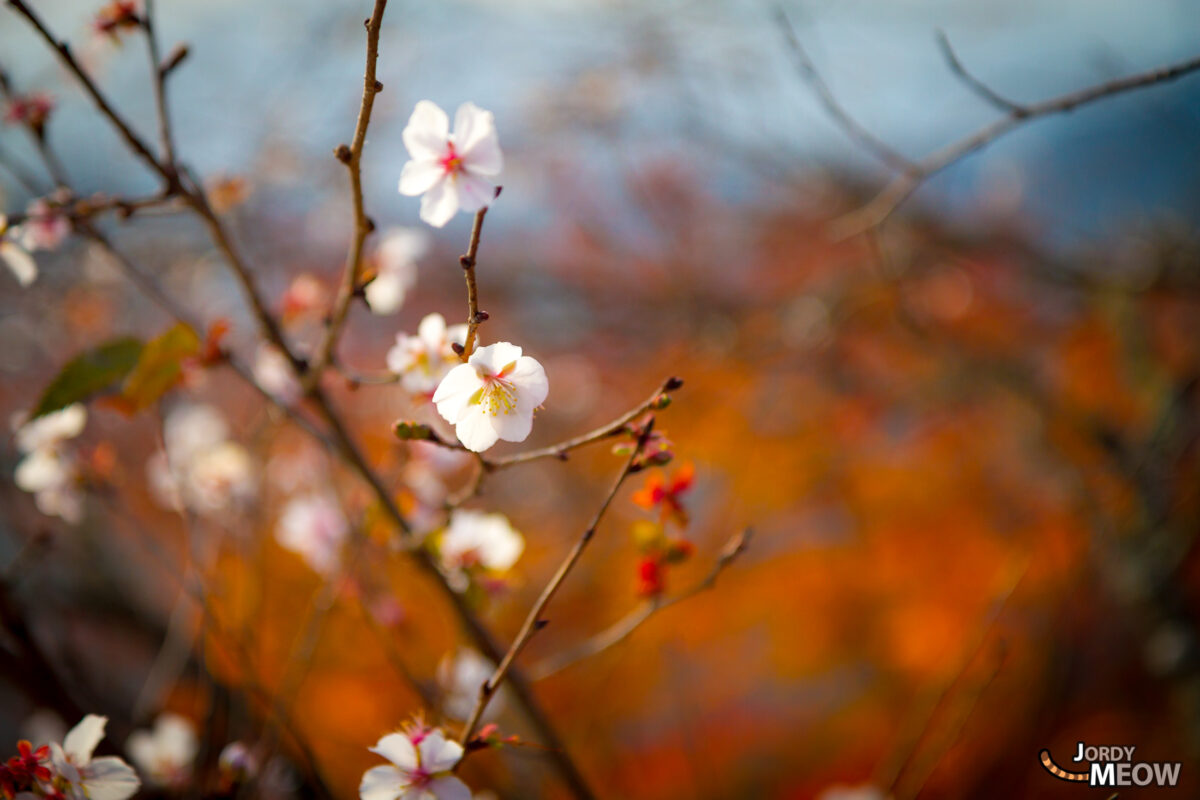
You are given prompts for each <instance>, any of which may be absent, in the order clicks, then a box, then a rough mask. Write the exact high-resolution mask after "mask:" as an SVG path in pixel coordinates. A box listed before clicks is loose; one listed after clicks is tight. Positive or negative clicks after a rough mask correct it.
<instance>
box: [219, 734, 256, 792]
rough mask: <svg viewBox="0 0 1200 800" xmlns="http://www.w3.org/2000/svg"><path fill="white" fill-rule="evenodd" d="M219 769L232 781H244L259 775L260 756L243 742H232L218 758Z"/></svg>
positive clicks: (225, 777) (224, 776)
mask: <svg viewBox="0 0 1200 800" xmlns="http://www.w3.org/2000/svg"><path fill="white" fill-rule="evenodd" d="M217 769H219V770H220V772H221V776H222V777H223V778H224V779H226V780H228V781H229V782H231V783H244V782H245V781H246V780H248V779H250V778H253V777H255V776H256V775H258V757H257V756H256V755H255V754H254V752H253V751H251V750H250V748H249V747H247V746H246V745H245V744H244V743H242V742H230V743H229V744H227V745H225V747H224V749H222V750H221V755H220V756H219V757H218V758H217Z"/></svg>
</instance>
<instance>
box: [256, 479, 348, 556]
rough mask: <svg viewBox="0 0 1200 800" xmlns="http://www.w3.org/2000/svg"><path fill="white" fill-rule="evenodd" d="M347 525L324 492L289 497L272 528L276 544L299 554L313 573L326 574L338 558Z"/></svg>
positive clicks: (335, 503) (340, 510)
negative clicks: (274, 526)
mask: <svg viewBox="0 0 1200 800" xmlns="http://www.w3.org/2000/svg"><path fill="white" fill-rule="evenodd" d="M349 533H350V523H349V522H348V521H347V520H346V515H345V514H343V513H342V508H341V506H340V505H339V504H338V502H337V499H336V498H334V497H332V496H331V495H329V494H328V493H320V494H309V495H302V496H299V497H293V498H292V499H291V500H289V501H288V504H287V506H286V507H285V508H284V510H283V515H282V516H281V517H280V518H279V524H278V525H277V526H276V529H275V538H276V539H277V540H278V541H279V544H281V545H282V546H284V547H286V548H287V549H288V550H291V551H293V552H295V553H299V554H300V556H302V557H303V558H304V560H305V561H306V562H308V565H309V566H310V567H312V568H313V570H314V571H315V572H319V573H321V574H322V575H328V574H330V573H331V572H332V571H333V570H334V568H335V567H337V565H338V562H339V560H340V559H341V552H342V544H343V543H344V542H345V540H346V536H347V535H348V534H349Z"/></svg>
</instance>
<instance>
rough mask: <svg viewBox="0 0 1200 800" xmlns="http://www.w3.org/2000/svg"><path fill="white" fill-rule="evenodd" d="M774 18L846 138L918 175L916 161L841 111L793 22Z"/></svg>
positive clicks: (784, 16) (894, 166)
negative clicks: (797, 33) (802, 43)
mask: <svg viewBox="0 0 1200 800" xmlns="http://www.w3.org/2000/svg"><path fill="white" fill-rule="evenodd" d="M775 18H776V21H777V22H778V24H779V29H780V30H781V31H782V32H783V37H784V41H786V42H787V45H788V50H789V51H790V52H791V54H792V58H793V60H794V61H795V62H796V71H797V72H799V73H800V75H801V77H803V78H804V80H805V81H807V82H808V84H809V86H811V87H812V89H813V91H814V92H815V93H816V95H817V99H818V100H820V101H821V104H822V105H823V106H825V110H826V112H828V114H829V116H831V117H833V121H834V122H835V123H837V125H838V127H840V128H841V129H842V131H843V132H844V133H845V134H846V136H847V137H849V138H850V139H851V140H852V141H854V142H855V143H856V144H857V145H858V146H859V147H862V148H863V149H864V150H866V151H867V152H869V153H871V155H873V156H875V157H876V158H878V159H879V160H880V161H882V162H883V163H884V164H885V165H887V166H888V168H890V169H892V170H894V171H896V172H899V173H902V174H908V173H910V172H914V171H916V170H917V169H918V167H917V165H916V164H915V163H914V162H913V161H911V160H910V159H908V158H906V157H905V156H903V155H901V154H900V153H899V152H897V151H896V150H894V149H893V148H892V147H891V146H890V145H888V144H887V143H886V142H884V141H883V140H882V139H880V138H879V137H877V136H876V135H875V134H873V133H871V132H870V131H868V130H867V129H866V128H864V127H863V126H862V125H860V124H858V122H857V121H855V119H854V118H853V117H851V116H850V114H849V112H847V111H846V109H845V108H843V107H842V104H841V103H839V102H838V100H837V98H836V97H835V96H834V94H833V92H832V91H831V90H830V89H829V85H828V84H827V83H825V79H824V78H822V77H821V73H820V72H818V71H817V67H816V65H815V64H814V63H813V61H812V59H811V58H809V57H808V52H807V51H806V50H805V49H804V46H803V45H801V44H800V38H799V37H798V36H796V31H795V29H794V28H793V27H792V23H791V21H790V20H789V19H788V18H787V14H785V13H784V12H783V9H781V8H776V9H775Z"/></svg>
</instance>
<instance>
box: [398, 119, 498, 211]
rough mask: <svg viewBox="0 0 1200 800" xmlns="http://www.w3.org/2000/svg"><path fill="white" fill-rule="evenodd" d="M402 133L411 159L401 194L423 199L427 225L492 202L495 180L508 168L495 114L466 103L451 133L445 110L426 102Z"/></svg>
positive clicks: (422, 209)
mask: <svg viewBox="0 0 1200 800" xmlns="http://www.w3.org/2000/svg"><path fill="white" fill-rule="evenodd" d="M401 135H402V137H403V139H404V146H405V147H407V148H408V154H409V157H410V159H411V160H410V161H408V163H406V164H405V165H404V170H403V171H402V172H401V173H400V194H404V195H409V196H410V197H412V196H416V195H424V197H422V198H421V219H423V220H425V222H428V223H429V224H430V225H432V226H434V227H435V228H440V227H442V226H443V225H445V224H446V223H447V222H449V221H450V218H451V217H453V216H454V215H455V214H456V213H458V211H459V209H462V210H463V211H478V210H479V209H481V208H483V207H484V206H486V205H488V204H489V203H491V202H492V198H493V197H494V196H495V184H494V183H493V182H492V181H491V179H492V178H495V177H496V176H498V175H499V174H500V170H501V169H502V168H503V167H504V159H503V156H502V155H501V153H500V141H499V139H498V138H497V136H496V123H495V120H494V119H493V117H492V112H490V111H484V110H483V109H481V108H479V107H478V106H476V105H475V104H474V103H463V104H462V105H461V106H459V107H458V111H457V112H456V113H455V115H454V132H453V133H451V132H450V119H449V117H447V116H446V112H445V111H442V109H440V108H438V106H436V105H435V104H433V103H431V102H429V101H428V100H422V101H421V102H419V103H417V106H416V108H415V109H413V113H412V117H410V118H409V120H408V125H407V126H406V127H405V128H404V132H403V133H402V134H401Z"/></svg>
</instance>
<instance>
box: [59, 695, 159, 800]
mask: <svg viewBox="0 0 1200 800" xmlns="http://www.w3.org/2000/svg"><path fill="white" fill-rule="evenodd" d="M107 724H108V717H100V716H97V715H95V714H88V715H87V716H86V717H84V718H83V720H82V721H81V722H80V723H79V724H78V725H76V726H75V727H74V728H72V729H71V731H70V732H69V733H68V734H67V736H66V738H65V739H63V743H62V744H61V745H60V744H58V743H57V742H51V743H50V761H51V763H52V764H53V765H54V771H55V773H57V776H58V778H59V779H61V781H62V782H63V783H65V788H64V790H63V794H64V795H65V796H66V797H67V798H68V800H126V798H128V797H132V796H133V795H134V794H136V793H137V790H138V788H139V787H140V786H141V781H140V780H138V776H137V773H136V772H134V771H133V768H132V767H130V766H129V765H128V764H126V763H125V762H124V761H122V760H121V759H119V758H117V757H115V756H103V757H101V758H92V752H93V751H95V749H96V745H98V744H99V743H100V740H101V739H103V738H104V726H105V725H107Z"/></svg>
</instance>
